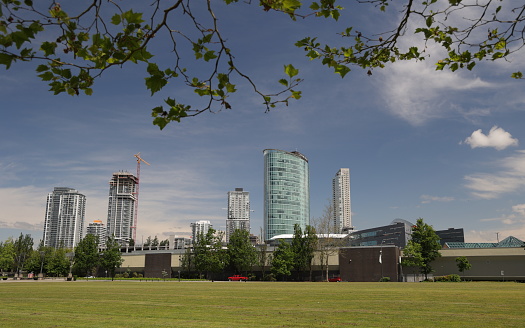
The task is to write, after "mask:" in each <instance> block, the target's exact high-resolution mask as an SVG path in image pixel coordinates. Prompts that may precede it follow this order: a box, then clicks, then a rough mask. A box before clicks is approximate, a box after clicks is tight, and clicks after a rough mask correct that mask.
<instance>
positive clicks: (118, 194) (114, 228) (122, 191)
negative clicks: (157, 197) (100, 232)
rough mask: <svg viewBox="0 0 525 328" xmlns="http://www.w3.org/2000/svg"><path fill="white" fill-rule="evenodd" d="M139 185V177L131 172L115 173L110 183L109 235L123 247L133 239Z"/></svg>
mask: <svg viewBox="0 0 525 328" xmlns="http://www.w3.org/2000/svg"><path fill="white" fill-rule="evenodd" d="M137 183H138V180H137V177H135V176H134V175H133V174H131V173H129V172H117V173H113V177H112V178H111V180H110V181H109V203H108V221H107V233H108V236H114V237H115V240H117V241H118V242H119V243H120V244H122V245H126V244H128V243H129V241H130V240H131V239H132V238H133V232H132V228H133V220H134V218H135V209H136V207H135V202H136V201H137V194H136V187H137Z"/></svg>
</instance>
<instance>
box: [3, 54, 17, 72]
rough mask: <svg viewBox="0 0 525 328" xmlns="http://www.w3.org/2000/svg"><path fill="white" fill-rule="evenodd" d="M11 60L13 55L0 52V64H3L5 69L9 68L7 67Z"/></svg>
mask: <svg viewBox="0 0 525 328" xmlns="http://www.w3.org/2000/svg"><path fill="white" fill-rule="evenodd" d="M13 60H14V56H11V55H7V54H3V53H0V65H5V68H6V69H9V67H11V63H12V62H13Z"/></svg>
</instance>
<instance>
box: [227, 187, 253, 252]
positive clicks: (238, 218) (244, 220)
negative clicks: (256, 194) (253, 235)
mask: <svg viewBox="0 0 525 328" xmlns="http://www.w3.org/2000/svg"><path fill="white" fill-rule="evenodd" d="M236 229H242V230H246V231H248V233H249V232H250V193H249V192H248V191H244V189H243V188H235V191H228V218H227V219H226V242H229V241H230V236H231V235H232V234H233V232H234V231H235V230H236Z"/></svg>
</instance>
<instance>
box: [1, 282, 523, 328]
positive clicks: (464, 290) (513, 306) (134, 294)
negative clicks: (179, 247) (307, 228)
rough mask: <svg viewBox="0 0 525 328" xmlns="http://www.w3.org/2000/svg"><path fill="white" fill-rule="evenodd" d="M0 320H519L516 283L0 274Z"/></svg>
mask: <svg viewBox="0 0 525 328" xmlns="http://www.w3.org/2000/svg"><path fill="white" fill-rule="evenodd" d="M0 296H1V297H0V327H6V328H11V327H126V328H130V327H345V326H357V327H524V326H525V284H520V283H513V282H505V283H503V282H467V283H344V282H343V283H282V282H273V283H271V282H176V281H170V282H135V281H133V282H131V281H114V282H111V281H76V282H42V281H28V282H3V281H0Z"/></svg>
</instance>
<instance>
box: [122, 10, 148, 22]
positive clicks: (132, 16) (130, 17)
mask: <svg viewBox="0 0 525 328" xmlns="http://www.w3.org/2000/svg"><path fill="white" fill-rule="evenodd" d="M122 18H123V19H124V20H125V21H126V22H128V24H140V23H143V22H144V20H143V19H142V13H134V12H133V9H131V10H128V11H126V12H125V13H123V14H122Z"/></svg>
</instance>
